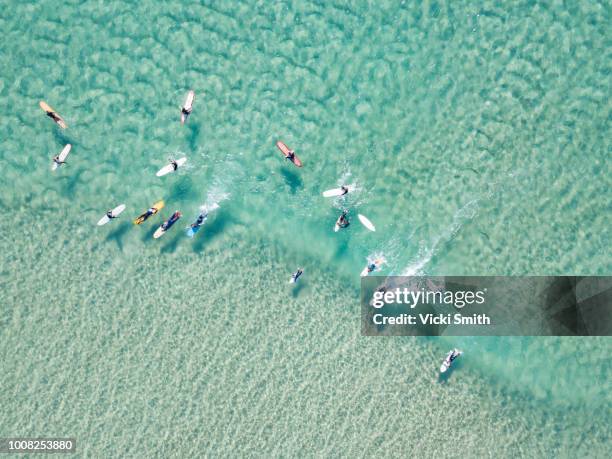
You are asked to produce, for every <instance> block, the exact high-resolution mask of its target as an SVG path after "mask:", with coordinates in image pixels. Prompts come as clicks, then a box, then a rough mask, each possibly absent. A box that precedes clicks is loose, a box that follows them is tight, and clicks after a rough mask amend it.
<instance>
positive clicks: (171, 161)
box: [170, 159, 178, 170]
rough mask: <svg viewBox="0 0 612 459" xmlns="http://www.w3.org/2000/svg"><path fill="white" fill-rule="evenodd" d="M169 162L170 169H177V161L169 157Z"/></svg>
mask: <svg viewBox="0 0 612 459" xmlns="http://www.w3.org/2000/svg"><path fill="white" fill-rule="evenodd" d="M170 164H172V169H174V170H177V169H178V163H177V162H176V161H175V160H174V159H170Z"/></svg>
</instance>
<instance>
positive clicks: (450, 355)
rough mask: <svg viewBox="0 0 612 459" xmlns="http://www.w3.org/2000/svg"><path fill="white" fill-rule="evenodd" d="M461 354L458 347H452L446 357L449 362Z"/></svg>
mask: <svg viewBox="0 0 612 459" xmlns="http://www.w3.org/2000/svg"><path fill="white" fill-rule="evenodd" d="M460 355H461V352H459V350H458V349H453V350H452V351H450V352H449V353H448V354H447V356H446V358H447V360H448V361H449V362H452V361H453V360H455V359H456V358H457V357H459V356H460Z"/></svg>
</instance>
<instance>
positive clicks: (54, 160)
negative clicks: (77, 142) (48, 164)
mask: <svg viewBox="0 0 612 459" xmlns="http://www.w3.org/2000/svg"><path fill="white" fill-rule="evenodd" d="M53 162H54V163H55V164H57V165H58V166H61V165H62V164H66V161H60V159H59V155H55V156H54V157H53Z"/></svg>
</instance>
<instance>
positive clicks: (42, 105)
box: [39, 100, 68, 129]
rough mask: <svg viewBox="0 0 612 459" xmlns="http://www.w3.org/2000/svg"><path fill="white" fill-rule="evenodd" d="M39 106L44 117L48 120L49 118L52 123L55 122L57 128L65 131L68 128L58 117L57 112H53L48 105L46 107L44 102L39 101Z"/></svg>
mask: <svg viewBox="0 0 612 459" xmlns="http://www.w3.org/2000/svg"><path fill="white" fill-rule="evenodd" d="M39 105H40V108H42V109H43V110H44V111H45V113H46V115H47V116H48V117H49V118H51V119H52V120H53V121H55V123H56V124H57V125H58V126H59V127H61V128H62V129H66V128H67V127H68V126H67V125H66V122H65V121H64V119H63V118H62V117H61V116H59V115H58V114H57V112H56V111H55V110H53V109H52V108H51V107H50V106H49V105H47V103H46V102H44V101H42V100H41V101H40V103H39Z"/></svg>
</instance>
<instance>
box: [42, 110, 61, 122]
mask: <svg viewBox="0 0 612 459" xmlns="http://www.w3.org/2000/svg"><path fill="white" fill-rule="evenodd" d="M45 113H46V114H47V116H48V117H49V118H51V119H52V120H53V121H55V122H56V123H57V124H60V122H61V121H62V119H61V118H60V117H59V115H58V114H57V113H55V112H54V111H50V110H45Z"/></svg>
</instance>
